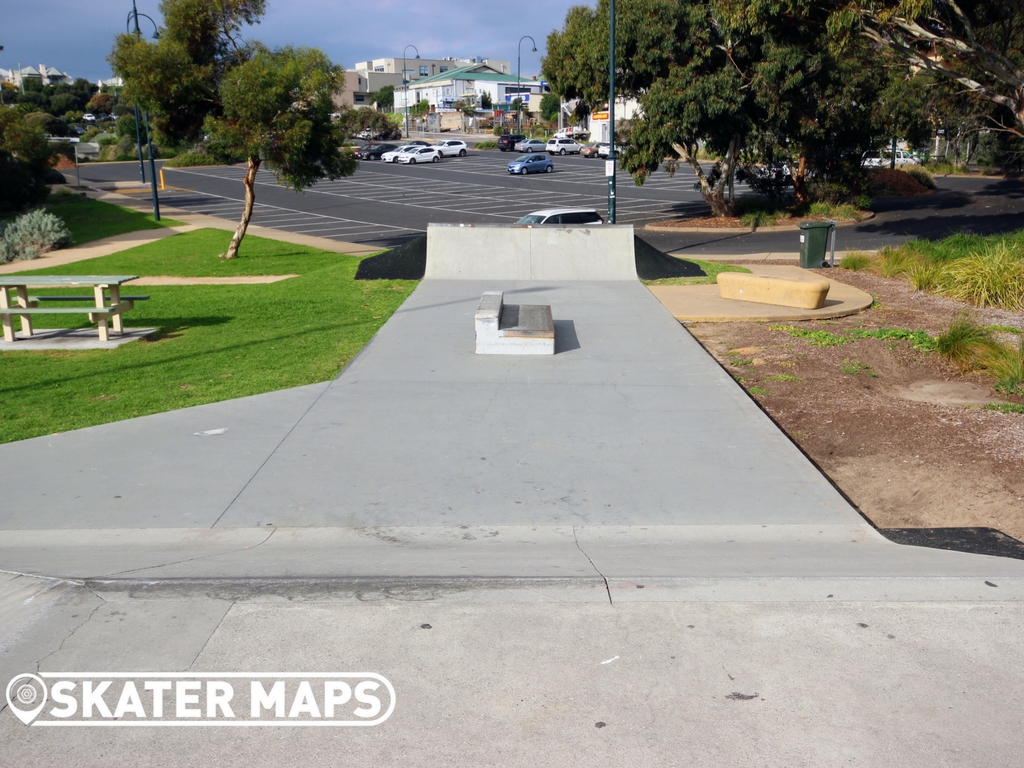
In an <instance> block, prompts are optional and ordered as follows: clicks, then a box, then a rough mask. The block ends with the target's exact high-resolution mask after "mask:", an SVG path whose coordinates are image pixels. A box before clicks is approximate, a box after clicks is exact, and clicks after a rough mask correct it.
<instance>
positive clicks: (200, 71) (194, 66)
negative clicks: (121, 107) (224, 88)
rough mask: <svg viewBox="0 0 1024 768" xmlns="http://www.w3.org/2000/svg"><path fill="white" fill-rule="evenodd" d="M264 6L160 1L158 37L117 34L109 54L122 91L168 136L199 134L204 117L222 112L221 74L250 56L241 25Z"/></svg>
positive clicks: (260, 0)
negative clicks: (119, 79)
mask: <svg viewBox="0 0 1024 768" xmlns="http://www.w3.org/2000/svg"><path fill="white" fill-rule="evenodd" d="M265 8H266V2H265V0H163V2H162V3H161V4H160V11H161V13H162V14H163V17H164V19H163V20H164V24H163V26H162V27H161V29H160V38H159V40H158V41H157V42H155V43H153V42H150V41H148V40H144V39H142V38H141V37H139V36H136V35H132V34H123V35H118V37H117V40H116V42H115V44H114V49H113V51H112V52H111V54H110V56H109V61H110V63H111V64H112V65H113V68H114V71H115V72H116V73H118V74H119V75H121V76H122V77H123V78H124V80H125V87H124V96H125V97H126V99H128V100H129V101H130V102H131V103H134V104H137V105H138V106H139V107H141V108H142V109H145V110H147V111H148V112H149V113H150V114H151V115H152V116H153V118H154V123H155V124H156V126H157V127H158V128H159V129H160V130H161V132H162V133H163V134H164V135H166V136H167V137H168V138H170V139H171V140H172V141H182V140H194V139H196V138H198V137H199V136H200V135H201V134H202V132H203V122H204V120H206V118H207V117H211V116H212V117H218V116H219V115H220V114H221V113H222V111H223V105H222V104H221V98H220V93H219V91H220V85H221V82H222V81H223V79H224V77H225V76H226V74H227V73H228V72H230V71H231V70H232V69H233V68H235V67H237V66H239V65H240V64H242V63H244V62H246V61H248V60H249V59H250V58H251V57H252V55H253V52H254V47H253V45H252V44H250V43H248V42H246V41H245V40H244V39H243V38H242V29H243V27H244V26H246V25H252V24H257V23H259V21H260V19H261V18H262V17H263V14H264V11H265Z"/></svg>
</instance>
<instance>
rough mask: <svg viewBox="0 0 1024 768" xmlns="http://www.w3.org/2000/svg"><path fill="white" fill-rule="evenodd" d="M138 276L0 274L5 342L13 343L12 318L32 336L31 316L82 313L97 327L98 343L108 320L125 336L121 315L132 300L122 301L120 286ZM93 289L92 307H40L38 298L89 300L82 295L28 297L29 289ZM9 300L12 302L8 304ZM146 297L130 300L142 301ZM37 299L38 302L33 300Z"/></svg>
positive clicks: (104, 332)
mask: <svg viewBox="0 0 1024 768" xmlns="http://www.w3.org/2000/svg"><path fill="white" fill-rule="evenodd" d="M137 277H138V275H0V318H2V320H3V328H4V341H16V340H17V336H15V333H14V318H15V317H20V318H21V331H22V334H23V335H25V336H31V335H32V315H40V314H51V315H52V314H68V313H76V312H77V313H85V314H88V316H89V322H92V323H96V324H97V325H98V326H99V333H100V341H108V340H109V336H108V334H107V318H110V320H111V324H112V325H113V331H114V334H115V335H118V336H119V335H121V334H122V333H124V324H123V323H122V321H121V314H122V313H123V312H127V311H128V310H130V309H131V308H132V307H133V306H135V304H134V301H133V300H129V299H122V297H121V284H122V283H126V282H128V281H129V280H134V279H136V278H137ZM67 287H89V288H92V293H93V295H92V297H91V298H92V301H93V305H92V306H89V307H49V306H47V307H40V306H38V303H39V302H38V299H42V300H44V301H45V300H47V299H55V300H59V301H76V300H79V299H81V301H83V302H85V301H89V299H90V297H89V296H87V295H82V296H80V297H79V296H59V297H55V296H51V297H45V296H42V297H30V296H29V295H28V289H29V288H67ZM12 291H13V292H14V296H13V297H12V296H11V292H12ZM12 298H13V299H14V300H15V303H13V304H12V303H11V300H12ZM141 298H148V297H142V296H139V297H132V299H141ZM33 299H37V300H33Z"/></svg>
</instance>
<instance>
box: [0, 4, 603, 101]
mask: <svg viewBox="0 0 1024 768" xmlns="http://www.w3.org/2000/svg"><path fill="white" fill-rule="evenodd" d="M137 1H138V8H139V13H140V14H141V13H146V14H149V15H150V16H152V17H153V18H154V19H156V20H157V22H158V23H159V22H160V17H159V2H158V0H137ZM579 4H581V3H580V1H579V0H577V2H575V3H574V2H572V1H571V0H521V1H519V0H517V1H516V2H512V3H496V2H493V0H445V2H438V1H437V0H420V2H415V1H414V2H408V1H407V0H406V1H403V2H398V0H374V1H372V2H363V3H341V2H336V1H335V2H332V1H331V0H268V2H267V6H268V12H267V15H266V17H265V18H264V19H263V23H262V24H260V25H259V26H256V27H254V28H252V29H251V30H249V31H248V33H247V36H248V37H249V38H255V39H258V40H262V41H263V42H264V43H266V44H267V45H270V46H279V45H286V44H293V45H306V46H312V47H317V48H320V49H322V50H323V51H324V52H325V53H326V54H327V55H328V56H329V57H330V58H331V60H332V61H334V62H336V63H338V64H342V65H344V66H345V67H346V68H348V69H350V68H351V67H352V65H353V64H355V63H356V62H357V61H367V60H369V59H373V58H381V57H384V56H401V55H402V50H403V49H404V48H405V46H406V45H408V44H412V45H415V46H416V47H417V48H418V49H419V52H420V55H421V56H422V57H423V58H443V57H445V56H454V57H457V58H468V57H471V56H483V57H484V58H493V59H503V60H506V61H511V62H512V70H513V71H515V68H516V46H517V44H518V42H519V40H520V38H521V37H522V36H523V35H532V36H533V38H534V39H535V40H536V41H537V48H538V49H539V50H538V52H537V53H532V52H531V50H530V49H531V48H532V47H533V46H531V45H530V41H529V40H524V41H523V45H522V52H523V58H522V67H523V75H524V76H525V75H527V74H530V75H534V74H537V73H538V72H539V70H540V57H541V56H543V54H544V48H545V41H546V39H547V36H548V33H550V32H551V31H552V30H554V29H559V28H561V26H562V22H563V21H564V20H565V14H566V11H567V10H568V9H569V7H570V6H572V5H579ZM590 4H593V3H590ZM4 6H5V7H4V10H3V13H2V14H0V45H2V46H4V50H3V51H0V67H2V68H4V69H14V68H17V66H18V63H19V62H20V63H21V66H23V67H24V66H30V65H31V66H33V67H38V66H39V65H40V64H46V66H48V67H56V68H57V69H59V70H61V71H64V72H67V73H68V74H70V75H71V76H72V77H84V78H85V79H87V80H90V81H92V82H95V81H96V80H97V79H99V78H108V77H110V75H111V73H110V65H109V64H107V54H108V53H110V48H111V46H112V45H113V41H114V36H115V35H116V34H117V32H119V31H123V30H124V28H125V22H126V19H127V16H128V14H129V13H130V12H131V0H127V1H125V0H118V2H111V0H85V1H84V2H83V0H74V2H72V1H71V0H44V1H43V2H16V0H5V2H4ZM520 19H530V21H520ZM141 21H142V26H143V34H147V33H148V31H149V30H148V27H149V24H148V22H146V21H145V20H144V19H143V20H141ZM409 55H410V56H415V55H416V54H415V53H414V52H413V50H412V49H411V48H410V49H409Z"/></svg>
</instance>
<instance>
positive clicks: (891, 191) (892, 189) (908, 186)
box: [871, 168, 930, 197]
mask: <svg viewBox="0 0 1024 768" xmlns="http://www.w3.org/2000/svg"><path fill="white" fill-rule="evenodd" d="M871 191H872V192H874V193H875V194H876V195H885V196H890V197H913V196H914V195H927V194H928V192H929V191H930V190H929V189H928V187H926V186H925V185H924V184H922V183H921V182H919V181H918V180H917V179H915V178H914V177H913V176H911V175H910V174H909V173H906V172H905V171H900V170H897V169H895V168H879V169H878V170H876V171H872V172H871Z"/></svg>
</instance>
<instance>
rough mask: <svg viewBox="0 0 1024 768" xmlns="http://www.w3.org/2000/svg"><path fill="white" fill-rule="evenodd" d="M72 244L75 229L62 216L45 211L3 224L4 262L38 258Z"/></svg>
mask: <svg viewBox="0 0 1024 768" xmlns="http://www.w3.org/2000/svg"><path fill="white" fill-rule="evenodd" d="M70 244H71V232H69V231H68V228H67V227H66V226H65V225H64V222H63V221H61V220H60V219H59V218H58V217H56V216H54V215H53V214H52V213H47V212H46V211H43V210H36V211H32V212H31V213H26V214H24V215H23V216H19V217H18V218H16V219H15V220H14V221H13V222H11V223H9V224H8V223H0V263H5V262H8V261H20V260H28V259H38V258H39V257H40V256H42V255H43V254H44V253H48V252H50V251H52V250H53V249H54V248H60V247H62V246H65V245H70Z"/></svg>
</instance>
